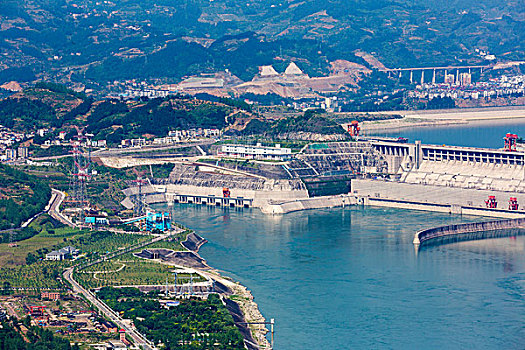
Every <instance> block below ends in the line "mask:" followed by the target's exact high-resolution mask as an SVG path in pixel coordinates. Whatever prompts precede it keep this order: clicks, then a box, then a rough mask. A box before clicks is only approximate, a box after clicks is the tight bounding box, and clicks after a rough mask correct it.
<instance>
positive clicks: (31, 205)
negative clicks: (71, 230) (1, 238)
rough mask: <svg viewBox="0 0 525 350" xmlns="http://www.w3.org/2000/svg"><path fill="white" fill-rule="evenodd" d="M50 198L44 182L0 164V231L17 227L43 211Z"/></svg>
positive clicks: (47, 187) (49, 192)
mask: <svg viewBox="0 0 525 350" xmlns="http://www.w3.org/2000/svg"><path fill="white" fill-rule="evenodd" d="M50 198H51V189H50V188H49V185H48V184H47V183H46V182H44V181H43V180H41V179H39V178H37V177H35V176H32V175H28V174H26V173H24V172H22V171H19V170H16V169H14V168H12V167H10V166H7V165H3V164H0V230H4V229H9V228H12V227H14V228H17V227H19V226H20V225H21V224H22V223H23V222H24V221H26V220H27V219H29V218H31V217H32V216H33V215H35V214H37V213H39V212H41V211H42V210H44V208H45V206H46V204H47V203H48V202H49V199H50Z"/></svg>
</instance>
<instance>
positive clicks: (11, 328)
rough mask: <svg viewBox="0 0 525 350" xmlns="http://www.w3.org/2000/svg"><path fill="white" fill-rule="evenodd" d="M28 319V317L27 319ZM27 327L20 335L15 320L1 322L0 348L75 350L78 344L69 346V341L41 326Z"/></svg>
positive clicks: (26, 323) (9, 349)
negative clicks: (23, 333) (23, 334)
mask: <svg viewBox="0 0 525 350" xmlns="http://www.w3.org/2000/svg"><path fill="white" fill-rule="evenodd" d="M28 320H29V319H28ZM24 323H25V325H26V326H28V327H29V329H28V330H27V332H25V337H23V336H22V334H21V333H22V330H21V329H20V325H19V324H18V323H17V322H14V321H13V322H2V323H1V326H2V327H1V328H0V349H6V350H77V349H79V347H78V345H73V346H71V345H70V344H69V341H67V340H65V339H62V338H59V337H55V336H54V335H53V332H52V331H51V330H48V329H44V328H41V327H35V326H33V327H30V326H29V325H28V322H24Z"/></svg>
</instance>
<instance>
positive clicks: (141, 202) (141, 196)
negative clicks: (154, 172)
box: [133, 169, 148, 216]
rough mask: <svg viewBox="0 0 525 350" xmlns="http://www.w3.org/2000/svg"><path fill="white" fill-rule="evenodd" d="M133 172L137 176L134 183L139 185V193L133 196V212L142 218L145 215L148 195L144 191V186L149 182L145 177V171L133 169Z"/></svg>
mask: <svg viewBox="0 0 525 350" xmlns="http://www.w3.org/2000/svg"><path fill="white" fill-rule="evenodd" d="M133 172H134V173H135V174H136V175H137V179H136V180H133V182H135V183H137V184H138V193H137V194H135V195H134V196H133V198H134V200H133V202H134V203H133V204H134V206H133V210H134V212H135V215H136V216H141V215H143V214H144V211H145V202H146V195H145V193H143V191H142V186H143V185H147V184H148V180H147V178H144V177H143V175H144V173H145V171H138V170H136V169H133Z"/></svg>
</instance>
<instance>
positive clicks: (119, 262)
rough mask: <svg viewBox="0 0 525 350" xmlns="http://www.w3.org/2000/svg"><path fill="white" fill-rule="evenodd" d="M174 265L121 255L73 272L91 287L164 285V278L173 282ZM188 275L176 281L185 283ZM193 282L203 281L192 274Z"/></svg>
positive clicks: (188, 277)
mask: <svg viewBox="0 0 525 350" xmlns="http://www.w3.org/2000/svg"><path fill="white" fill-rule="evenodd" d="M173 270H174V267H173V266H169V265H163V264H159V263H158V262H155V261H148V260H144V259H140V258H136V257H134V256H133V257H130V256H123V257H121V258H119V259H112V260H110V261H105V262H102V263H100V264H96V265H93V266H90V267H88V268H86V269H83V270H82V271H80V272H76V273H75V279H76V280H77V281H78V282H79V283H80V284H82V285H83V286H84V287H86V288H89V289H93V288H100V287H108V286H130V285H164V284H165V283H166V278H168V281H169V283H173V274H172V272H173ZM189 280H190V276H189V275H187V274H179V275H178V276H177V283H179V284H180V283H187V282H189ZM193 281H194V282H203V281H204V279H203V278H202V277H200V276H197V275H193Z"/></svg>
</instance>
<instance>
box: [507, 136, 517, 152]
mask: <svg viewBox="0 0 525 350" xmlns="http://www.w3.org/2000/svg"><path fill="white" fill-rule="evenodd" d="M503 140H505V151H508V152H516V141H517V140H518V135H516V134H510V133H507V135H505V137H504V138H503Z"/></svg>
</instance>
